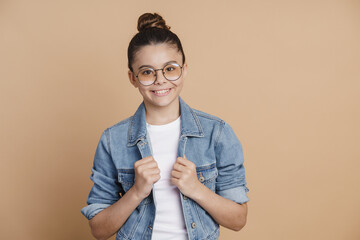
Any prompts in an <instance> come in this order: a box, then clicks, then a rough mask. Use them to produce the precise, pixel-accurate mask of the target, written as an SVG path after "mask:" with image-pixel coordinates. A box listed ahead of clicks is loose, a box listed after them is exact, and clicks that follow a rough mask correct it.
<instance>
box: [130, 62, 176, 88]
mask: <svg viewBox="0 0 360 240" xmlns="http://www.w3.org/2000/svg"><path fill="white" fill-rule="evenodd" d="M182 68H183V66H180V65H179V64H177V63H170V64H167V65H166V66H165V67H163V68H159V69H153V68H151V67H146V68H142V69H140V71H139V72H138V74H137V75H136V78H137V79H138V80H139V82H140V83H141V84H142V85H145V86H149V85H152V84H153V83H154V82H155V81H156V78H157V71H159V70H161V72H162V74H163V76H164V77H165V78H166V79H167V80H169V81H176V80H178V79H179V78H180V77H181V74H182Z"/></svg>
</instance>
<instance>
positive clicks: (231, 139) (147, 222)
mask: <svg viewBox="0 0 360 240" xmlns="http://www.w3.org/2000/svg"><path fill="white" fill-rule="evenodd" d="M179 101H180V114H181V116H180V119H181V130H180V138H179V146H178V157H184V154H185V155H186V157H187V158H188V159H189V160H191V161H193V162H194V163H195V165H196V171H197V175H198V178H199V180H200V181H201V182H202V183H203V184H204V185H205V186H207V187H208V188H209V189H211V190H212V191H214V192H215V193H217V194H219V195H221V196H223V197H225V198H228V199H230V200H232V201H234V202H237V203H240V204H242V203H245V202H247V201H249V198H248V196H247V192H248V191H249V189H248V188H247V187H246V179H245V168H244V165H243V163H244V158H243V150H242V146H241V143H240V141H239V140H238V138H237V137H236V135H235V133H234V131H233V129H232V128H231V126H230V125H229V124H227V123H226V122H225V121H224V120H222V119H220V118H218V117H216V116H213V115H210V114H208V113H204V112H202V111H199V110H196V109H193V108H191V107H189V106H188V105H187V104H186V103H185V101H184V100H183V99H182V98H181V97H180V96H179ZM146 133H147V131H146V114H145V105H144V102H142V103H141V104H140V106H139V107H138V109H137V111H136V112H135V114H134V115H133V116H131V117H129V118H127V119H124V120H122V121H121V122H119V123H117V124H115V125H113V126H112V127H109V128H107V129H106V130H105V131H104V132H103V133H102V136H101V138H100V142H99V144H98V147H97V149H96V153H95V158H94V164H93V168H92V174H91V176H90V179H91V180H92V181H93V182H94V185H93V187H92V189H91V191H90V193H89V196H88V199H87V204H88V205H87V206H86V207H84V208H83V209H81V212H82V214H83V215H84V216H85V217H86V218H87V219H89V220H90V219H91V218H92V217H94V216H95V215H96V214H97V213H99V212H100V211H102V210H104V209H105V208H107V207H109V206H110V205H112V204H113V203H115V202H116V201H117V200H119V199H120V198H121V196H122V195H123V194H125V193H126V192H127V191H128V190H129V189H130V188H131V187H132V185H133V184H134V177H135V175H134V163H135V162H136V161H138V160H140V159H142V158H144V157H147V156H150V155H151V153H152V150H151V144H150V142H149V139H148V137H147V134H146ZM181 203H182V207H183V212H184V217H185V224H186V228H187V232H188V236H189V239H218V237H219V225H218V224H217V223H216V222H215V220H214V219H213V218H212V217H211V216H210V215H209V214H208V213H207V212H206V211H205V210H204V209H203V208H202V207H201V206H200V205H198V204H197V203H196V202H195V201H193V200H192V199H190V198H188V197H186V196H184V195H182V194H181ZM154 218H155V204H154V200H153V192H151V194H150V195H149V196H148V197H146V198H145V199H144V200H143V201H142V202H141V203H140V204H139V206H138V207H137V208H136V209H135V210H134V211H133V212H132V214H131V215H130V216H129V218H128V219H127V221H126V222H125V223H124V225H123V226H122V227H121V228H120V229H119V231H118V232H117V236H116V239H151V234H152V226H153V223H154Z"/></svg>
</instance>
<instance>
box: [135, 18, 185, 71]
mask: <svg viewBox="0 0 360 240" xmlns="http://www.w3.org/2000/svg"><path fill="white" fill-rule="evenodd" d="M137 29H138V31H139V32H138V33H137V34H135V35H134V37H133V38H132V39H131V41H130V43H129V47H128V67H129V69H130V70H131V71H133V69H132V63H133V61H134V58H135V54H136V52H137V51H139V50H140V48H141V47H143V46H146V45H151V44H159V43H168V44H171V45H175V46H176V47H177V49H178V50H179V51H180V52H181V54H182V60H183V64H184V63H185V54H184V50H183V48H182V45H181V42H180V39H179V38H178V36H177V35H176V34H175V33H173V32H172V31H170V26H168V25H166V22H165V20H164V19H163V18H162V17H161V16H160V15H159V14H157V13H144V14H142V15H141V16H140V17H139V19H138V25H137Z"/></svg>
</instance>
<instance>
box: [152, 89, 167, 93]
mask: <svg viewBox="0 0 360 240" xmlns="http://www.w3.org/2000/svg"><path fill="white" fill-rule="evenodd" d="M168 91H169V89H166V90H161V91H154V92H155V93H160V94H162V93H166V92H168Z"/></svg>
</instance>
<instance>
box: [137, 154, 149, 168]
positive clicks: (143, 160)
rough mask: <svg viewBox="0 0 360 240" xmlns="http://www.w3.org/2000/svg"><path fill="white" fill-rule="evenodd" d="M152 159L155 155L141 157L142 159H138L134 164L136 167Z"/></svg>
mask: <svg viewBox="0 0 360 240" xmlns="http://www.w3.org/2000/svg"><path fill="white" fill-rule="evenodd" d="M152 160H154V158H153V156H148V157H145V158H143V159H140V160H138V161H136V162H135V164H134V165H135V167H137V166H140V165H142V164H145V163H147V162H150V161H152Z"/></svg>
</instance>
